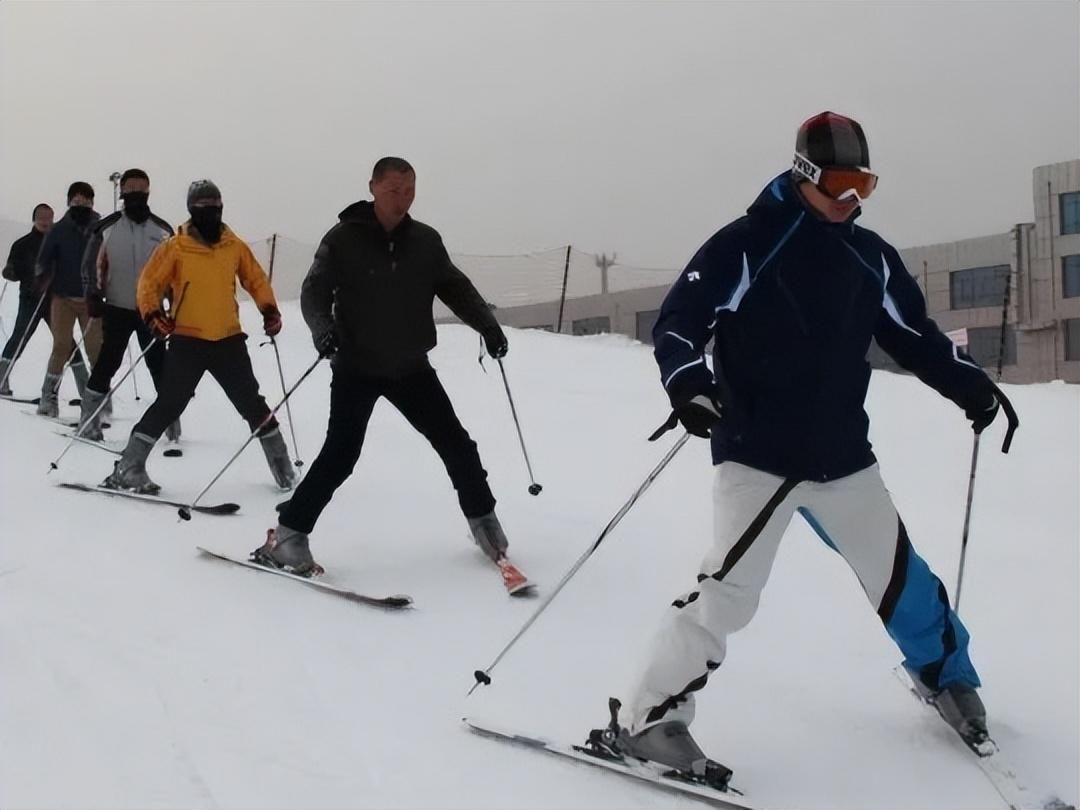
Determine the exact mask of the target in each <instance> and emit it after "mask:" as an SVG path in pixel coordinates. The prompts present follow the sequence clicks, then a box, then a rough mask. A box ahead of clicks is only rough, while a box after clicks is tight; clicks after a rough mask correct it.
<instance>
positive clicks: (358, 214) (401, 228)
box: [338, 200, 413, 237]
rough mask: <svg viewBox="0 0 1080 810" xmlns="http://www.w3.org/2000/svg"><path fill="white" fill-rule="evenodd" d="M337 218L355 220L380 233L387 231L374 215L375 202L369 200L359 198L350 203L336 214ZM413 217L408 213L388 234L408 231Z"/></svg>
mask: <svg viewBox="0 0 1080 810" xmlns="http://www.w3.org/2000/svg"><path fill="white" fill-rule="evenodd" d="M338 220H340V221H341V222H355V223H357V224H358V225H363V226H364V227H365V228H373V229H376V230H378V231H379V232H380V233H384V234H385V233H387V232H386V230H385V229H384V228H383V226H382V224H381V223H380V222H379V220H378V218H377V217H376V216H375V204H374V203H373V202H371V200H359V201H358V202H354V203H353V204H352V205H349V206H346V207H345V209H344V210H342V212H341V213H340V214H338ZM412 222H413V218H412V217H411V216H409V215H408V214H406V215H405V218H404V219H403V220H401V222H399V223H398V226H397V227H396V228H394V230H392V231H390V232H389V234H387V235H388V236H398V237H399V236H401V235H402V234H404V233H406V232H408V230H409V228H410V227H411V226H412Z"/></svg>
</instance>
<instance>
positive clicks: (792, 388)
mask: <svg viewBox="0 0 1080 810" xmlns="http://www.w3.org/2000/svg"><path fill="white" fill-rule="evenodd" d="M712 337H715V346H714V350H713V360H714V369H715V381H714V378H713V375H712V374H711V373H710V372H709V370H708V368H707V367H706V365H705V361H704V357H703V356H702V353H703V350H704V347H705V345H706V343H707V342H708V341H709V339H710V338H712ZM871 338H876V339H877V342H878V344H879V345H880V346H881V348H882V349H884V350H885V351H886V352H888V353H889V354H890V355H891V356H892V357H893V358H894V359H895V360H896V361H897V362H898V363H899V364H900V365H901V366H903V367H904V368H905V369H908V370H909V371H911V372H913V373H914V374H916V375H917V376H918V377H919V379H920V380H922V381H923V382H925V383H926V384H927V385H929V386H931V387H932V388H934V389H935V390H937V391H938V392H939V393H941V394H942V395H943V396H945V397H948V398H949V399H951V400H952V401H953V402H955V403H956V404H957V405H959V406H960V407H962V408H965V409H967V408H969V407H983V408H985V407H988V406H990V405H992V403H993V401H994V400H993V390H992V386H991V383H990V380H989V378H988V377H987V376H986V375H985V374H984V373H983V371H982V370H981V369H980V368H979V367H978V366H977V365H976V364H975V363H974V361H972V360H971V358H970V357H968V356H967V355H966V354H965V353H963V352H961V351H958V350H957V349H956V348H955V347H954V346H953V344H952V342H951V341H950V340H949V339H948V338H946V337H945V336H944V335H942V333H941V332H940V331H939V330H938V328H937V326H936V325H935V324H934V322H933V321H932V320H930V318H929V317H927V314H926V304H925V302H924V301H923V297H922V293H921V292H920V291H919V288H918V286H917V285H916V283H915V280H914V279H913V278H912V277H911V276H910V275H909V274H908V272H907V270H906V269H905V268H904V263H903V261H901V259H900V254H899V253H897V251H896V249H895V248H893V247H892V246H891V245H890V244H888V243H887V242H886V241H885V240H884V239H882V238H881V237H880V236H878V235H877V234H876V233H874V232H873V231H869V230H866V229H865V228H861V227H859V226H857V225H855V224H854V222H853V221H849V222H847V223H844V224H830V223H827V222H824V221H822V220H820V219H819V218H817V217H816V215H815V214H814V213H813V211H812V210H811V209H810V208H809V207H808V206H807V205H806V203H805V202H804V201H803V199H802V196H801V195H800V194H799V192H798V190H797V188H796V187H795V185H794V184H793V183H792V181H791V178H790V175H788V174H784V175H781V176H780V177H777V178H776V179H775V180H773V182H772V183H770V184H769V186H768V187H767V188H766V189H765V190H764V191H763V192H762V193H761V195H760V196H759V197H758V199H757V200H756V201H755V202H754V204H753V205H752V206H751V207H750V209H749V210H748V212H747V215H746V216H744V217H741V218H740V219H737V220H735V221H734V222H732V223H731V224H730V225H728V226H727V227H725V228H723V229H722V230H721V231H719V232H718V233H716V234H715V235H714V236H713V237H712V238H710V239H709V240H708V241H707V242H706V243H705V244H704V245H703V246H702V247H701V249H700V250H699V251H698V252H697V254H696V255H695V256H694V257H693V259H691V261H690V263H689V265H688V266H687V268H686V271H685V272H684V273H683V274H682V275H681V276H680V277H679V279H678V281H676V282H675V284H674V286H673V287H672V288H671V291H670V292H669V293H668V295H667V298H666V299H665V301H664V305H663V307H662V309H661V311H660V315H659V318H658V320H657V322H656V326H655V328H654V330H653V339H654V343H655V353H656V359H657V362H658V363H659V365H660V371H661V377H662V380H663V383H664V386H665V388H666V389H667V391H668V394H669V396H670V397H671V400H672V403H673V404H676V405H678V404H681V403H684V402H686V401H688V400H689V399H690V398H692V397H693V396H695V395H696V394H698V393H715V394H716V395H717V397H718V399H719V400H720V402H721V404H722V409H723V417H722V419H721V421H720V424H719V427H718V428H717V429H715V430H713V432H712V433H713V439H712V451H713V461H714V462H715V463H717V464H719V463H721V462H723V461H728V460H730V461H736V462H739V463H741V464H746V465H748V466H751V467H755V468H757V469H761V470H765V471H767V472H771V473H774V474H776V475H781V476H784V477H790V478H796V479H800V480H812V481H829V480H833V479H836V478H841V477H843V476H846V475H850V474H852V473H854V472H857V471H859V470H861V469H863V468H865V467H867V466H869V465H871V464H873V463H874V454H873V451H872V450H871V447H870V441H869V439H868V438H867V431H868V428H869V419H868V417H867V415H866V411H865V410H864V408H863V402H864V400H865V398H866V391H867V387H868V385H869V381H870V366H869V364H868V363H867V361H866V353H867V350H868V348H869V346H870V340H871Z"/></svg>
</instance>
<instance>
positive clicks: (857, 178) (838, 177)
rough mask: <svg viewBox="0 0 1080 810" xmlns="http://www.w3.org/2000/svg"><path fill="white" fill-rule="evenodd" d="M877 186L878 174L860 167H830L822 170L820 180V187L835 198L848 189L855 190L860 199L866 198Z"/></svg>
mask: <svg viewBox="0 0 1080 810" xmlns="http://www.w3.org/2000/svg"><path fill="white" fill-rule="evenodd" d="M876 187H877V175H876V174H871V173H870V172H863V171H859V170H858V169H829V168H824V169H822V170H821V178H820V179H819V180H818V188H820V189H821V190H822V191H824V192H825V193H826V194H828V195H829V196H830V197H832V198H834V199H839V197H840V196H841V195H842V194H844V193H845V192H848V191H854V192H855V193H856V194H858V195H859V198H860V199H863V200H865V199H866V198H867V197H869V196H870V195H871V194H872V193H873V191H874V189H875V188H876Z"/></svg>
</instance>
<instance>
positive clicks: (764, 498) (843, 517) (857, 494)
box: [621, 461, 979, 733]
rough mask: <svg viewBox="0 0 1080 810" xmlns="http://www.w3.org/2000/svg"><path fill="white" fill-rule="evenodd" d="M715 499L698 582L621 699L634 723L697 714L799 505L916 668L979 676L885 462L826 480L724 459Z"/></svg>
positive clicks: (955, 677)
mask: <svg viewBox="0 0 1080 810" xmlns="http://www.w3.org/2000/svg"><path fill="white" fill-rule="evenodd" d="M713 507H714V533H715V541H714V544H713V546H712V548H711V549H710V551H709V553H708V554H707V555H706V557H705V560H704V561H703V562H702V564H701V569H700V573H699V574H698V578H697V579H698V584H697V586H696V587H695V588H694V590H692V591H690V592H689V593H686V594H684V595H683V596H681V597H679V598H678V599H676V600H675V601H674V602H673V603H672V606H671V608H669V610H668V612H667V614H666V615H665V617H664V620H663V622H662V625H661V628H660V630H659V632H658V633H657V635H656V637H655V640H654V641H653V643H652V645H651V648H650V651H649V654H648V659H647V663H646V665H645V667H644V669H643V670H642V671H641V673H640V676H639V678H638V679H637V682H636V684H635V686H634V688H633V689H632V691H631V693H630V696H629V699H628V700H627V701H626V703H625V705H624V707H623V716H622V718H621V723H622V724H623V725H624V726H625V727H628V728H629V729H630V731H631V732H633V733H636V732H638V731H641V730H642V729H643V728H645V727H647V726H649V725H651V724H653V723H656V722H659V721H660V720H664V721H668V720H680V721H682V722H685V723H687V724H689V723H690V721H691V720H692V719H693V716H694V695H693V693H694V692H695V691H697V690H699V689H701V688H702V687H703V686H704V685H705V682H706V680H707V679H708V675H709V673H710V672H712V671H713V670H715V669H717V668H718V667H719V666H720V664H721V663H722V662H723V660H724V656H725V653H726V650H727V636H728V635H729V634H730V633H734V632H735V631H736V630H739V629H741V628H743V627H745V626H746V625H747V624H748V623H749V621H750V619H751V618H753V616H754V612H755V611H756V610H757V606H758V600H759V597H760V595H761V590H762V588H764V587H765V583H766V581H767V580H768V577H769V571H770V570H771V569H772V565H773V560H774V559H775V558H776V552H777V549H778V548H779V546H780V539H781V538H782V537H783V535H784V531H785V530H786V529H787V526H788V524H789V523H790V521H791V518H792V517H793V516H794V514H795V513H796V512H799V513H800V514H801V515H802V516H803V517H804V518H805V519H806V520H807V522H809V523H810V525H811V526H812V527H813V528H814V530H815V531H816V532H817V534H818V535H819V536H820V537H821V538H822V540H824V541H825V542H826V543H827V544H828V545H829V546H831V547H832V548H833V549H835V550H836V551H837V552H839V553H840V555H841V556H842V557H843V558H844V559H845V560H846V561H847V563H848V564H849V565H850V566H851V568H852V569H853V570H854V572H855V575H856V576H857V577H858V579H859V582H860V583H861V584H862V587H863V590H864V591H865V592H866V596H867V598H868V599H869V600H870V604H871V605H872V606H873V607H874V609H875V610H876V611H877V612H878V614H879V616H880V617H881V620H882V622H884V623H885V627H886V629H887V630H888V632H889V634H890V635H891V636H892V637H893V639H894V640H895V641H896V642H897V644H898V645H899V646H900V648H901V649H902V651H903V652H904V654H905V659H906V660H905V664H906V665H908V666H909V668H911V669H912V670H913V671H915V672H917V673H921V675H922V677H923V679H924V680H925V681H927V682H928V684H930V685H931V686H932V687H942V686H945V685H947V684H948V683H952V682H964V683H968V684H970V685H972V686H978V685H979V681H978V676H977V675H976V674H975V671H974V669H973V667H972V666H971V662H970V660H969V659H968V656H967V642H968V636H967V631H966V630H965V629H964V627H963V625H962V624H960V621H959V619H958V618H957V617H956V614H955V613H954V612H953V611H952V610H951V609H950V608H949V603H948V597H947V595H946V593H945V588H944V587H943V586H942V585H941V582H940V581H939V580H938V579H937V578H936V577H935V576H934V575H933V574H932V573H931V572H930V569H929V568H928V567H927V565H926V563H925V562H924V561H923V560H922V559H921V558H919V557H918V555H916V554H915V552H914V550H913V549H912V548H911V544H910V542H909V541H908V538H907V534H906V531H905V530H904V526H903V523H902V522H901V520H900V517H899V515H897V512H896V508H895V507H894V506H893V503H892V499H891V498H890V497H889V493H888V491H887V490H886V489H885V484H884V483H883V482H882V480H881V475H880V472H879V471H878V466H877V465H876V464H874V465H872V466H870V467H867V468H866V469H864V470H860V471H859V472H857V473H854V474H853V475H849V476H847V477H845V478H841V479H838V480H835V481H829V482H824V483H816V482H812V481H801V482H795V481H791V480H785V479H783V478H780V477H779V476H776V475H771V474H769V473H766V472H762V471H760V470H756V469H753V468H751V467H747V466H744V465H742V464H737V463H734V462H730V461H729V462H725V463H724V464H721V465H719V466H718V467H717V468H716V477H715V481H714V484H713Z"/></svg>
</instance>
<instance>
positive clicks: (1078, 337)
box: [1065, 318, 1080, 360]
mask: <svg viewBox="0 0 1080 810" xmlns="http://www.w3.org/2000/svg"><path fill="white" fill-rule="evenodd" d="M1065 359H1066V360H1080V318H1068V319H1067V320H1066V321H1065Z"/></svg>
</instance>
